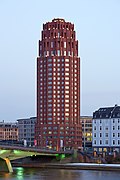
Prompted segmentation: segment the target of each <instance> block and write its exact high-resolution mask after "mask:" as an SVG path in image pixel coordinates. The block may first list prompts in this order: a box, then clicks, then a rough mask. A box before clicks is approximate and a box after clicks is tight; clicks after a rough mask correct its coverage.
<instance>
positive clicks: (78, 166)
mask: <svg viewBox="0 0 120 180" xmlns="http://www.w3.org/2000/svg"><path fill="white" fill-rule="evenodd" d="M15 166H19V167H20V166H21V167H27V168H28V167H29V168H46V169H47V168H48V169H71V170H100V171H120V164H95V163H65V164H62V163H58V164H56V163H33V164H22V165H20V164H17V165H15Z"/></svg>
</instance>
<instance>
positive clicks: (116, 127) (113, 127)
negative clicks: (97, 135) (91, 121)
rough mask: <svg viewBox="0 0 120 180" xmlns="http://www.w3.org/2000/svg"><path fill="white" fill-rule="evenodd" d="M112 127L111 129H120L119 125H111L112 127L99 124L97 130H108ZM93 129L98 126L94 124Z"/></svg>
mask: <svg viewBox="0 0 120 180" xmlns="http://www.w3.org/2000/svg"><path fill="white" fill-rule="evenodd" d="M111 128H112V130H120V126H112V127H108V126H106V127H102V126H99V130H110V129H111ZM94 130H98V128H97V127H96V126H94Z"/></svg>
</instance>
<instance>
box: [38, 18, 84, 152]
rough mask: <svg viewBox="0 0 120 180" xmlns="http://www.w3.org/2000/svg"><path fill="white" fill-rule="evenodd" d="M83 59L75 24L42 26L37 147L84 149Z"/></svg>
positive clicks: (58, 21)
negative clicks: (81, 67) (81, 97)
mask: <svg viewBox="0 0 120 180" xmlns="http://www.w3.org/2000/svg"><path fill="white" fill-rule="evenodd" d="M81 136H82V132H81V124H80V58H79V57H78V41H77V40H76V34H75V31H74V24H72V23H70V22H65V20H64V19H53V20H52V22H48V23H46V24H43V31H42V37H41V40H40V41H39V57H38V58H37V121H36V127H35V140H36V142H37V146H40V147H49V148H52V149H55V150H60V149H61V148H64V149H65V148H66V149H70V148H77V147H81V146H82V137H81Z"/></svg>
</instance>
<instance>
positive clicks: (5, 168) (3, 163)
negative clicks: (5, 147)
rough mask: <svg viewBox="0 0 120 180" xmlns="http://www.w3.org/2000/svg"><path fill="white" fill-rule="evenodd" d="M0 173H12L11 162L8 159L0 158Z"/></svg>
mask: <svg viewBox="0 0 120 180" xmlns="http://www.w3.org/2000/svg"><path fill="white" fill-rule="evenodd" d="M0 172H13V169H12V166H11V162H10V160H9V159H8V158H4V159H2V158H0Z"/></svg>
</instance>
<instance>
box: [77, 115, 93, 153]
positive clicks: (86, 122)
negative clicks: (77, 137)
mask: <svg viewBox="0 0 120 180" xmlns="http://www.w3.org/2000/svg"><path fill="white" fill-rule="evenodd" d="M80 121H81V123H82V146H83V148H84V150H85V149H87V148H91V147H92V116H81V117H80Z"/></svg>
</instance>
